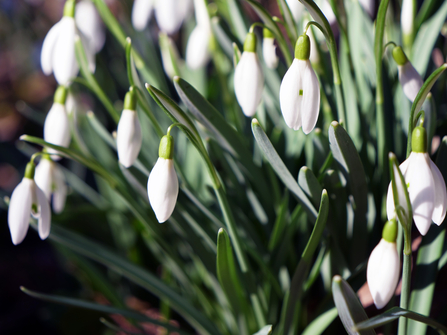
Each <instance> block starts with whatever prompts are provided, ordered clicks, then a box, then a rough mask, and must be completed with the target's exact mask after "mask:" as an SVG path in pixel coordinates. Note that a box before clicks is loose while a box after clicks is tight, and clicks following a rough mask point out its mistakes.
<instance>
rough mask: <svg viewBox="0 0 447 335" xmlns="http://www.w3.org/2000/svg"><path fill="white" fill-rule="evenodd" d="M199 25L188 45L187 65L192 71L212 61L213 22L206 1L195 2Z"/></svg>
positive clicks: (198, 0) (195, 0) (190, 36)
mask: <svg viewBox="0 0 447 335" xmlns="http://www.w3.org/2000/svg"><path fill="white" fill-rule="evenodd" d="M194 9H195V13H196V22H197V25H196V27H195V28H194V29H193V31H192V32H191V35H189V39H188V44H187V45H186V64H188V66H189V67H190V68H191V69H199V68H201V67H204V66H205V65H206V64H207V63H208V61H209V59H210V50H209V48H210V41H211V39H212V32H211V22H210V17H209V14H208V9H207V7H206V3H205V0H194Z"/></svg>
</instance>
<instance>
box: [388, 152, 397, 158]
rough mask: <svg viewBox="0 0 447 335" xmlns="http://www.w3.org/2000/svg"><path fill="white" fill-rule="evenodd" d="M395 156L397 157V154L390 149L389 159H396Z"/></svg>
mask: <svg viewBox="0 0 447 335" xmlns="http://www.w3.org/2000/svg"><path fill="white" fill-rule="evenodd" d="M395 158H396V155H395V154H394V153H392V152H391V151H390V152H389V153H388V159H389V160H392V159H395Z"/></svg>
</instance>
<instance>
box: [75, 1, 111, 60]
mask: <svg viewBox="0 0 447 335" xmlns="http://www.w3.org/2000/svg"><path fill="white" fill-rule="evenodd" d="M75 21H76V26H77V27H78V29H79V31H80V32H81V33H82V34H83V35H84V37H85V39H86V42H87V43H86V45H88V49H89V50H91V51H93V53H98V52H99V51H100V50H101V49H102V47H103V46H104V42H105V40H106V34H105V30H104V25H103V23H102V21H101V18H100V16H99V14H98V12H97V10H96V7H95V5H94V4H93V3H92V2H91V1H90V0H82V1H80V2H78V3H77V4H76V11H75Z"/></svg>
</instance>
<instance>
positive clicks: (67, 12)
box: [64, 0, 76, 17]
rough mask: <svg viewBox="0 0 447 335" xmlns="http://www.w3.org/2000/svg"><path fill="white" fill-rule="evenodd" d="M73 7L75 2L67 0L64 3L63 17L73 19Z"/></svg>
mask: <svg viewBox="0 0 447 335" xmlns="http://www.w3.org/2000/svg"><path fill="white" fill-rule="evenodd" d="M75 7H76V2H75V0H68V1H67V2H65V6H64V16H66V17H74V16H75Z"/></svg>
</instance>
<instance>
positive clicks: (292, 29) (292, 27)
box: [277, 0, 298, 42]
mask: <svg viewBox="0 0 447 335" xmlns="http://www.w3.org/2000/svg"><path fill="white" fill-rule="evenodd" d="M277 2H278V7H279V10H280V12H281V14H282V17H283V18H284V21H285V22H286V25H285V28H286V31H287V34H288V35H289V38H290V40H291V41H292V42H295V41H296V40H297V39H298V32H297V27H296V24H297V23H298V22H295V21H294V19H293V17H292V13H291V12H290V8H289V6H288V5H287V3H286V0H277Z"/></svg>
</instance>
